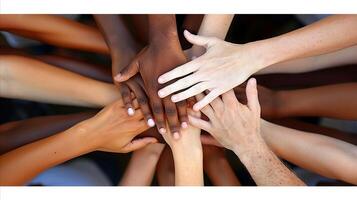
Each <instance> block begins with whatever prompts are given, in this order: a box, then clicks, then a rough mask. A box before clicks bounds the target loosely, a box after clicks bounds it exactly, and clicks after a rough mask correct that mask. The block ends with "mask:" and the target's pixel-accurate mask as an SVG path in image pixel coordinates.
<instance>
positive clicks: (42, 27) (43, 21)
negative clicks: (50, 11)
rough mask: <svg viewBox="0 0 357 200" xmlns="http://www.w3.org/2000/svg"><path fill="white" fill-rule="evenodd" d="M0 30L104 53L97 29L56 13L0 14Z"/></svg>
mask: <svg viewBox="0 0 357 200" xmlns="http://www.w3.org/2000/svg"><path fill="white" fill-rule="evenodd" d="M0 30H3V31H8V32H11V33H14V34H17V35H21V36H24V37H26V38H31V39H35V40H39V41H41V42H44V43H47V44H51V45H55V46H59V47H64V48H71V49H78V50H83V51H90V52H95V53H102V54H106V53H108V52H109V50H108V47H107V45H106V44H105V41H104V39H103V37H102V36H101V34H100V32H99V31H98V30H96V29H95V28H93V27H90V26H87V25H84V24H81V23H78V22H76V21H72V20H70V19H66V18H64V17H61V16H58V15H43V14H41V15H29V14H26V15H20V14H16V15H14V14H11V15H4V14H2V15H0Z"/></svg>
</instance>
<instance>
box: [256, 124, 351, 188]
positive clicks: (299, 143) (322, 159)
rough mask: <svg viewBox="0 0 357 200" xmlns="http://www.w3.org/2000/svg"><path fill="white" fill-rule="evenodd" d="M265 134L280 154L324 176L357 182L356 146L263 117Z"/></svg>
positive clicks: (270, 145) (263, 133) (264, 136)
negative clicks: (266, 119) (279, 124)
mask: <svg viewBox="0 0 357 200" xmlns="http://www.w3.org/2000/svg"><path fill="white" fill-rule="evenodd" d="M262 136H263V138H264V140H265V141H266V143H267V144H268V146H269V147H270V149H272V150H273V151H274V153H276V155H277V156H279V157H280V158H283V159H285V160H288V161H289V162H292V163H294V164H296V165H298V166H300V167H302V168H305V169H307V170H310V171H313V172H315V173H318V174H320V175H322V176H326V177H329V178H335V179H338V180H343V181H346V182H349V183H353V184H356V183H357V174H356V173H355V169H356V167H357V162H356V159H355V158H356V156H357V148H356V146H354V145H352V144H349V143H346V142H343V141H340V140H337V139H334V138H330V137H327V136H323V135H318V134H313V133H308V132H303V131H298V130H294V129H290V128H285V127H282V126H278V125H275V124H272V123H269V122H266V121H264V120H262Z"/></svg>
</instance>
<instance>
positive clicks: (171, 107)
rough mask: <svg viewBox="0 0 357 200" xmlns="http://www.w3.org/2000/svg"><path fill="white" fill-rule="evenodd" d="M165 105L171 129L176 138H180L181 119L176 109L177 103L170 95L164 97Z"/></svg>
mask: <svg viewBox="0 0 357 200" xmlns="http://www.w3.org/2000/svg"><path fill="white" fill-rule="evenodd" d="M163 102H164V106H165V114H166V118H167V121H168V124H169V128H170V131H171V133H172V135H173V137H174V139H179V138H180V132H179V131H180V121H179V119H178V113H177V109H176V104H174V103H173V102H172V101H171V100H170V97H166V98H164V99H163Z"/></svg>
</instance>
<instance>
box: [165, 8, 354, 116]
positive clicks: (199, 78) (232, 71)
mask: <svg viewBox="0 0 357 200" xmlns="http://www.w3.org/2000/svg"><path fill="white" fill-rule="evenodd" d="M356 19H357V16H355V15H334V16H330V17H327V18H325V19H322V20H320V21H318V22H315V23H313V24H310V25H308V26H305V27H303V28H300V29H297V30H295V31H292V32H289V33H286V34H283V35H280V36H277V37H273V38H269V39H266V40H260V41H256V42H251V43H247V44H243V45H238V44H232V43H229V42H224V41H222V40H219V39H217V38H213V37H202V36H197V35H192V34H190V33H189V32H185V37H186V39H188V40H189V41H190V42H191V43H193V44H196V45H199V46H204V47H205V48H206V53H205V54H203V55H202V56H200V57H198V58H197V59H195V60H193V61H191V62H189V63H186V64H184V65H182V66H179V67H177V68H175V69H174V70H172V71H170V72H168V73H166V74H163V75H161V76H160V78H159V80H158V81H159V83H167V82H168V81H171V80H173V79H177V78H179V77H184V78H181V79H180V80H178V81H176V82H174V83H172V84H170V86H166V87H165V88H163V89H162V90H160V91H159V92H160V97H162V98H163V97H166V96H168V95H170V94H172V93H175V92H178V91H180V90H183V89H186V88H189V89H186V90H184V91H181V92H180V93H178V94H175V95H174V96H173V97H172V98H173V101H174V102H176V101H181V100H184V99H187V98H189V97H192V96H194V95H196V94H199V93H201V92H203V91H205V90H210V93H209V94H208V95H207V96H206V97H205V98H204V99H202V100H201V101H199V102H197V103H196V104H195V105H194V109H195V110H200V109H201V108H203V107H204V106H206V105H207V104H209V103H210V102H211V101H213V100H214V99H215V98H216V97H218V96H219V95H221V94H223V93H224V92H227V91H228V90H230V89H232V88H234V87H236V86H238V85H240V84H241V83H243V82H244V81H245V80H246V79H247V78H248V77H249V76H250V75H252V74H254V73H255V72H257V71H259V70H261V69H263V68H266V67H268V66H270V65H273V64H276V63H280V62H284V61H288V60H292V59H297V58H303V57H309V56H315V55H321V54H325V53H329V52H334V51H336V50H339V49H343V48H347V47H351V46H353V45H355V44H356V41H357V31H356V30H357V23H356V22H357V20H356ZM351 29H352V30H353V31H351V32H349V34H348V36H346V35H345V31H342V30H346V31H347V30H348V31H349V30H351ZM299 41H304V42H303V43H302V42H299ZM286 44H289V48H286ZM192 72H194V73H192ZM213 72H214V73H213ZM190 73H192V74H190ZM188 74H190V75H189V76H187V75H188ZM208 75H209V76H208ZM207 77H209V79H208V78H207ZM196 83H199V84H197V85H195V84H196ZM223 83H224V84H223ZM192 85H194V86H192ZM191 86H192V87H191Z"/></svg>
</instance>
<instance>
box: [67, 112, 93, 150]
mask: <svg viewBox="0 0 357 200" xmlns="http://www.w3.org/2000/svg"><path fill="white" fill-rule="evenodd" d="M65 132H66V133H68V134H70V135H71V136H72V137H73V138H72V139H71V140H72V141H74V142H75V143H76V148H77V149H78V150H81V151H83V152H91V151H94V150H95V149H96V148H97V147H98V146H99V145H98V144H97V143H98V142H99V141H98V140H97V137H96V136H95V135H94V134H95V133H96V132H95V131H92V127H91V118H90V119H87V120H84V121H82V122H80V123H78V124H76V125H75V126H73V127H71V128H70V129H68V130H67V131H65Z"/></svg>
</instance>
